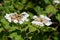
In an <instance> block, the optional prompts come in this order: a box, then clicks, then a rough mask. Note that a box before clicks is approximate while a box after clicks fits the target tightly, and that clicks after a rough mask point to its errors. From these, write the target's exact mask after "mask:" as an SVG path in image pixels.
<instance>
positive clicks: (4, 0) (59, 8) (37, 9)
mask: <svg viewBox="0 0 60 40" xmlns="http://www.w3.org/2000/svg"><path fill="white" fill-rule="evenodd" d="M24 11H26V12H27V13H28V14H29V15H30V16H29V17H28V19H29V21H28V22H24V23H23V24H21V25H20V24H18V23H17V24H15V23H13V22H11V23H9V22H8V20H6V19H5V18H4V16H5V15H6V14H9V13H12V12H17V13H19V14H20V13H21V12H24ZM50 13H51V14H53V15H51V14H50ZM41 14H43V15H46V16H48V17H49V16H50V18H51V21H52V22H53V24H52V25H50V26H46V25H45V26H43V27H41V26H38V25H35V24H34V25H33V24H32V23H31V22H32V21H33V16H34V15H37V16H40V15H41ZM55 22H56V23H55ZM58 24H59V25H58ZM59 30H60V4H53V1H52V0H0V40H9V39H10V40H60V35H59V32H60V31H59Z"/></svg>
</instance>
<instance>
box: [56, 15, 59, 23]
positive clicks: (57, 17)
mask: <svg viewBox="0 0 60 40" xmlns="http://www.w3.org/2000/svg"><path fill="white" fill-rule="evenodd" d="M56 19H57V20H58V21H59V22H60V14H58V15H57V16H56Z"/></svg>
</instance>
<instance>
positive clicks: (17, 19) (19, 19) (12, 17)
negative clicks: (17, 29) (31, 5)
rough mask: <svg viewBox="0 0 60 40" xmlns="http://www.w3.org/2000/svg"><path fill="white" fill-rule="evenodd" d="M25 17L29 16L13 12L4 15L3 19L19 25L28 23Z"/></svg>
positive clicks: (24, 13)
mask: <svg viewBox="0 0 60 40" xmlns="http://www.w3.org/2000/svg"><path fill="white" fill-rule="evenodd" d="M27 17H29V14H28V13H26V12H23V13H21V14H17V13H16V12H14V13H10V14H6V15H5V18H6V19H7V20H8V21H9V22H14V23H20V24H23V22H24V21H28V18H27Z"/></svg>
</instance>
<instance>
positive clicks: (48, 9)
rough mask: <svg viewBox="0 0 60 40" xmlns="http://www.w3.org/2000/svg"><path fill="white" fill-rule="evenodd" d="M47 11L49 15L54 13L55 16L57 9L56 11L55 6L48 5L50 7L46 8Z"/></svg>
mask: <svg viewBox="0 0 60 40" xmlns="http://www.w3.org/2000/svg"><path fill="white" fill-rule="evenodd" d="M45 11H46V12H47V13H54V14H56V12H57V9H56V8H55V7H54V6H53V5H48V6H47V7H46V9H45Z"/></svg>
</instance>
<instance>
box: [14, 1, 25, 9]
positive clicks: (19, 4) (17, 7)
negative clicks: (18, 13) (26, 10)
mask: <svg viewBox="0 0 60 40" xmlns="http://www.w3.org/2000/svg"><path fill="white" fill-rule="evenodd" d="M14 5H15V8H16V9H18V10H22V9H23V7H24V5H23V4H22V3H20V2H18V3H16V4H14Z"/></svg>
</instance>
